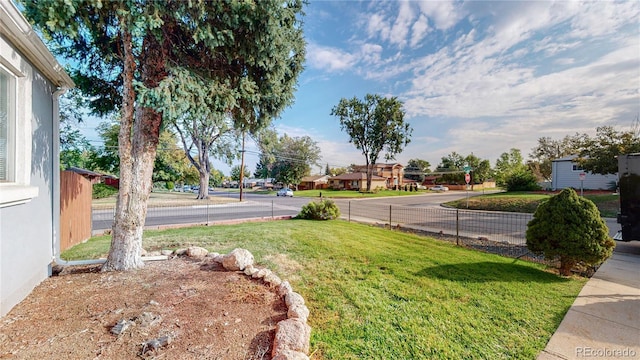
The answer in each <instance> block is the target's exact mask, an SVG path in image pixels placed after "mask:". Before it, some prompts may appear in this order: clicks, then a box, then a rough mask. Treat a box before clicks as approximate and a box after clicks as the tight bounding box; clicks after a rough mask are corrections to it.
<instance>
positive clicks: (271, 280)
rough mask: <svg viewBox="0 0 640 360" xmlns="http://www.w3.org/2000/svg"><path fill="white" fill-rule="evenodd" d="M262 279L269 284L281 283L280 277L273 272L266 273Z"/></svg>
mask: <svg viewBox="0 0 640 360" xmlns="http://www.w3.org/2000/svg"><path fill="white" fill-rule="evenodd" d="M263 280H264V281H265V282H266V283H268V284H269V286H274V287H275V286H278V285H280V284H281V283H282V279H280V278H279V277H278V275H276V274H274V273H273V272H271V273H268V274H267V275H265V276H264V278H263Z"/></svg>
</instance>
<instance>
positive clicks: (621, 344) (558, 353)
mask: <svg viewBox="0 0 640 360" xmlns="http://www.w3.org/2000/svg"><path fill="white" fill-rule="evenodd" d="M586 358H591V359H640V242H639V241H633V242H630V243H621V242H618V243H617V246H616V250H615V252H614V254H613V256H612V257H611V258H610V259H609V260H607V261H606V262H605V263H604V264H602V266H600V268H599V269H598V271H596V273H595V275H594V276H593V277H592V278H591V279H589V281H588V282H587V284H586V285H585V286H584V288H583V289H582V291H581V292H580V294H579V295H578V297H577V298H576V300H575V302H574V303H573V305H572V306H571V308H570V309H569V311H568V312H567V314H566V315H565V317H564V319H563V320H562V323H560V326H559V327H558V329H557V330H556V332H555V333H554V334H553V336H552V337H551V340H549V343H548V344H547V347H546V348H545V349H544V351H542V352H541V353H540V354H539V355H538V360H558V359H586Z"/></svg>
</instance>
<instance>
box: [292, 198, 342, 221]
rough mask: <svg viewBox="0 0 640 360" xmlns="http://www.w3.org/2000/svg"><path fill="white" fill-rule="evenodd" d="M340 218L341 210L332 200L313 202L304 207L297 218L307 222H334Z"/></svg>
mask: <svg viewBox="0 0 640 360" xmlns="http://www.w3.org/2000/svg"><path fill="white" fill-rule="evenodd" d="M339 217H340V208H338V206H337V205H336V204H335V203H334V202H333V201H331V200H328V199H327V200H321V201H318V202H315V201H312V202H310V203H308V204H306V205H304V206H303V207H302V210H300V213H299V214H298V216H296V218H298V219H306V220H334V219H337V218H339Z"/></svg>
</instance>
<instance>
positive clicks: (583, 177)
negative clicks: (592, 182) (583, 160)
mask: <svg viewBox="0 0 640 360" xmlns="http://www.w3.org/2000/svg"><path fill="white" fill-rule="evenodd" d="M586 178H587V174H585V173H580V181H584V179H586Z"/></svg>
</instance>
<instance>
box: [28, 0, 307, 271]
mask: <svg viewBox="0 0 640 360" xmlns="http://www.w3.org/2000/svg"><path fill="white" fill-rule="evenodd" d="M25 13H26V15H27V17H28V18H29V19H30V20H31V21H32V22H33V23H34V24H35V25H36V26H38V27H39V28H40V29H41V30H42V32H43V33H44V35H45V36H47V37H48V38H50V39H51V42H52V43H53V44H57V46H58V48H57V49H55V50H56V52H57V53H58V54H61V55H63V56H66V57H67V58H69V63H70V64H73V66H74V68H73V70H72V72H71V73H72V75H73V78H74V81H75V82H76V84H77V85H78V87H79V88H80V89H81V90H82V91H83V92H84V93H85V95H90V96H91V98H92V101H91V103H90V105H91V106H92V109H93V111H94V113H96V114H107V113H110V112H114V111H116V112H119V114H120V133H119V137H118V146H119V156H120V191H119V193H118V200H117V203H116V214H115V222H114V225H113V232H112V240H111V249H110V251H109V256H108V258H107V262H106V263H105V264H104V266H103V271H108V270H128V269H135V268H140V267H142V266H144V264H143V262H142V260H141V256H140V254H141V250H142V230H143V228H144V221H145V217H146V213H147V201H148V198H149V195H150V192H151V177H152V172H153V163H154V159H155V157H156V151H157V146H158V139H159V134H160V130H161V128H162V126H163V120H175V119H178V118H180V117H181V116H182V115H183V114H185V113H188V114H191V115H194V116H199V115H203V114H204V115H210V114H219V113H220V112H228V113H231V114H234V116H233V118H234V120H235V126H236V127H238V128H242V130H249V131H251V130H253V129H255V128H257V127H259V126H262V124H264V123H266V122H268V121H270V119H271V118H272V117H275V116H277V115H278V114H279V113H280V112H281V111H282V110H283V109H284V107H286V106H287V105H289V104H290V103H291V102H292V101H293V92H294V90H295V86H296V82H297V78H298V75H299V73H300V71H301V69H302V63H303V59H304V39H303V35H302V25H301V21H300V16H301V15H302V1H301V0H290V1H276V0H264V1H259V2H253V1H239V0H226V1H181V0H161V1H160V0H122V1H101V0H66V1H58V0H37V1H36V0H26V1H25ZM240 115H242V116H240Z"/></svg>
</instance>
